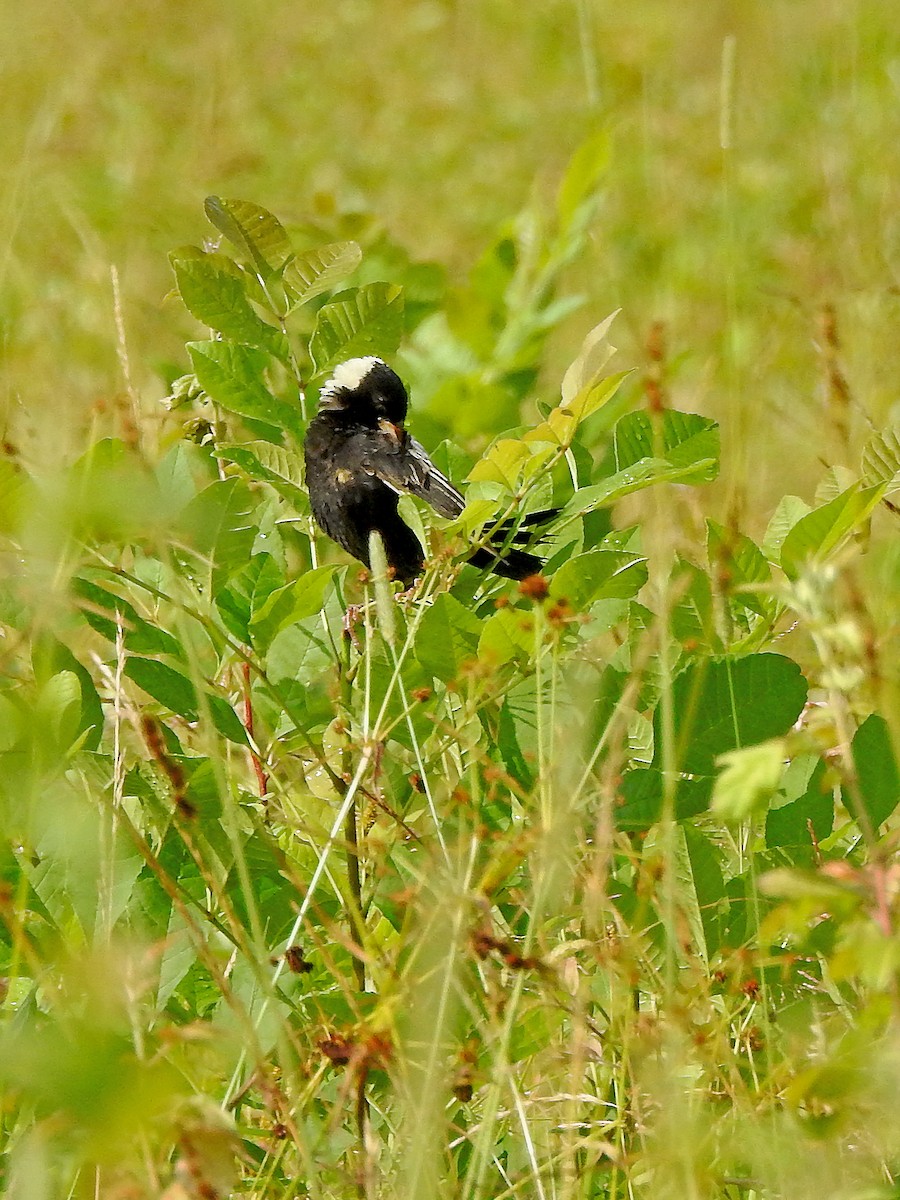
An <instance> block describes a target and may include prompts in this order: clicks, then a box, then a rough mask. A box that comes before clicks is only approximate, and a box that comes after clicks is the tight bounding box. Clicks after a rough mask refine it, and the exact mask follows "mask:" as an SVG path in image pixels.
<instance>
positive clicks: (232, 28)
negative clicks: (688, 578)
mask: <svg viewBox="0 0 900 1200" xmlns="http://www.w3.org/2000/svg"><path fill="white" fill-rule="evenodd" d="M0 62H2V72H3V83H2V87H3V105H2V116H0V179H2V190H0V212H2V227H0V228H2V232H0V264H2V265H0V278H2V287H0V323H2V335H0V352H2V356H3V367H4V369H3V375H2V391H0V422H2V426H3V431H4V432H5V437H6V439H7V441H8V442H10V443H11V444H12V445H14V446H15V447H16V448H18V449H19V450H21V451H23V452H24V454H25V456H26V458H27V459H30V460H32V461H33V460H35V459H40V458H42V459H44V460H45V462H46V461H47V460H49V461H50V462H51V463H52V462H53V461H55V460H56V459H57V458H58V457H60V456H63V457H66V458H68V457H70V456H71V455H72V454H74V453H76V452H77V451H78V450H79V449H80V448H82V446H83V444H84V442H85V439H86V437H87V436H88V435H89V434H95V433H97V432H99V431H102V430H103V422H104V420H105V419H106V418H105V415H104V414H105V413H106V412H108V410H109V408H110V407H111V405H114V403H115V397H116V396H117V395H120V394H121V393H122V392H123V390H124V389H125V386H126V379H125V370H124V367H123V362H122V355H121V353H120V351H121V349H122V347H121V346H120V345H119V333H118V332H117V324H116V319H115V311H114V301H113V283H112V278H111V268H112V267H115V269H116V270H117V272H118V278H119V286H120V289H121V308H120V316H121V324H122V329H123V331H124V336H125V339H126V342H125V344H126V346H127V359H128V371H129V373H130V383H131V385H132V387H133V389H134V390H135V391H136V392H137V394H138V396H139V397H140V404H141V406H142V407H143V409H144V411H145V412H146V413H147V415H148V416H150V417H151V418H152V417H153V416H154V415H155V416H156V419H157V420H159V421H164V420H165V414H164V412H163V410H162V407H161V406H160V405H159V404H158V401H159V399H160V398H161V397H162V396H163V395H164V394H165V392H166V390H167V388H166V376H167V374H171V371H172V365H173V364H181V365H184V363H185V356H184V351H183V346H182V343H183V341H184V339H185V338H186V337H190V336H192V335H194V334H195V332H196V330H195V326H194V323H193V322H192V320H191V319H190V318H189V316H188V315H187V314H186V313H185V312H184V311H183V309H182V308H181V306H180V304H178V303H176V302H172V301H168V302H167V299H166V297H167V293H168V292H169V289H170V285H171V276H170V272H169V267H168V263H167V260H166V254H167V251H168V250H169V249H171V248H172V247H173V246H176V245H179V244H181V243H184V242H188V241H194V242H197V241H200V240H201V239H202V238H203V237H204V236H207V234H209V233H210V232H211V230H210V228H209V226H208V225H207V224H206V222H205V220H204V217H203V212H202V202H203V198H204V196H206V195H207V194H208V193H211V192H213V193H218V194H222V195H225V196H235V197H242V198H245V199H250V200H254V201H256V202H257V203H260V204H262V205H265V206H266V207H267V208H269V209H271V210H272V211H274V212H275V213H277V214H278V215H279V216H280V217H281V218H282V219H283V220H285V221H286V222H292V221H294V222H305V221H309V220H311V219H312V220H316V221H318V222H320V223H321V224H322V225H323V227H327V226H328V223H329V222H330V221H332V220H335V219H337V217H338V216H339V215H340V214H342V213H346V212H348V211H359V210H367V211H370V212H371V213H373V214H375V215H376V216H377V217H378V218H379V219H380V220H382V221H383V222H384V223H385V226H386V228H387V231H388V233H389V235H390V236H391V238H392V239H393V240H394V241H395V242H397V243H399V244H400V245H401V246H403V247H404V248H406V249H407V250H408V251H409V253H410V254H411V256H412V257H413V258H414V259H434V260H437V261H439V262H441V263H442V264H444V265H446V267H447V268H448V269H449V271H450V275H451V279H456V278H462V277H463V276H464V274H465V272H466V271H467V269H468V268H469V267H470V266H471V264H472V263H473V262H474V261H475V259H476V258H477V256H478V254H479V253H480V251H481V250H482V249H483V247H484V246H485V245H486V244H487V240H488V239H489V238H490V236H491V235H492V233H493V232H494V231H495V230H496V228H497V226H498V225H499V224H500V223H502V222H503V221H505V220H508V219H509V218H510V217H511V216H512V215H513V214H515V213H516V212H518V211H519V210H520V209H521V208H522V207H523V205H525V204H526V203H527V202H528V201H529V199H538V200H540V199H544V200H549V198H550V197H551V196H552V193H553V189H554V187H555V185H556V183H557V181H558V178H559V176H560V174H561V171H562V170H563V167H564V165H565V163H566V162H567V160H568V158H569V157H570V155H571V153H572V151H573V150H574V149H575V148H576V147H577V145H578V144H579V143H580V142H581V141H582V140H583V138H584V137H586V136H587V135H589V134H590V133H592V132H594V131H595V130H597V129H598V128H601V127H605V128H608V130H609V131H610V134H611V145H612V154H611V161H610V167H609V171H608V175H607V181H606V198H605V203H604V206H603V209H602V211H601V217H600V220H599V221H598V222H597V225H596V228H595V229H594V230H593V234H592V239H591V244H590V248H589V252H588V253H587V254H586V255H585V257H584V260H583V261H581V262H580V263H578V264H577V265H576V266H575V267H574V268H572V269H571V271H570V280H569V284H570V287H571V289H572V290H574V291H576V292H580V293H582V294H583V295H584V296H585V304H584V306H583V307H582V309H581V310H579V311H578V312H577V313H575V314H574V315H573V316H571V317H570V318H569V319H568V321H567V323H566V325H565V327H564V329H563V330H562V331H560V332H559V333H558V334H557V335H555V339H554V343H553V346H552V353H551V354H550V356H549V358H548V360H547V366H546V373H545V378H544V380H543V387H544V392H545V393H546V395H547V397H548V398H549V397H551V396H552V395H553V394H554V393H555V392H556V389H557V388H558V380H559V377H560V374H561V371H562V370H563V369H564V367H565V365H566V364H567V362H568V361H569V360H570V359H571V357H572V356H573V354H574V352H575V351H576V349H577V347H578V345H579V343H580V339H581V337H582V336H583V334H584V333H585V332H586V331H587V329H589V328H590V327H591V326H592V325H593V324H595V323H596V321H597V320H599V319H600V318H601V317H603V316H604V315H606V314H607V313H608V312H610V311H611V310H612V309H614V308H616V307H620V306H621V308H622V309H623V313H622V316H621V317H620V318H619V321H618V322H617V326H616V330H615V335H614V341H616V342H617V344H618V345H619V347H620V350H621V355H620V359H619V365H621V366H638V367H641V366H643V365H644V364H645V363H646V361H647V348H646V347H647V341H648V337H649V336H650V334H649V331H650V329H651V326H652V324H653V322H655V321H662V322H664V323H665V342H666V351H665V354H666V359H667V363H666V371H667V377H668V382H669V386H670V388H671V394H672V403H673V404H674V405H676V406H678V407H681V408H685V409H691V410H694V411H699V412H703V413H705V414H708V415H711V416H714V417H715V418H717V419H718V420H720V421H721V422H722V423H723V426H724V435H725V453H726V457H725V462H726V465H727V470H726V472H725V482H724V483H723V484H721V485H719V487H720V489H721V490H723V492H724V496H725V497H726V498H727V499H728V500H729V502H730V501H732V500H733V499H734V497H735V496H736V497H737V500H738V501H745V502H746V503H747V505H748V508H747V509H745V510H744V513H743V517H744V519H745V520H746V521H747V523H748V525H749V527H750V529H751V531H755V532H759V527H760V525H762V526H764V524H765V520H766V519H767V515H768V512H769V511H770V508H771V505H772V503H774V501H775V499H777V498H778V497H780V496H781V495H783V494H784V492H785V491H797V492H800V493H801V494H804V495H806V497H807V498H808V499H809V498H811V496H810V492H811V489H812V488H813V487H814V485H815V482H816V480H817V479H818V477H819V476H820V474H821V460H822V459H825V460H827V461H828V462H829V463H832V462H835V461H838V460H839V459H840V456H841V454H842V453H845V454H846V453H848V452H847V451H846V450H842V449H841V447H839V446H835V444H833V443H834V438H832V439H831V441H829V430H828V421H827V414H826V407H827V406H826V404H825V393H826V391H827V386H826V383H825V381H826V377H827V371H826V364H825V362H824V360H823V356H822V353H821V350H820V348H817V330H818V325H819V316H818V314H819V313H820V311H821V309H822V307H823V306H824V305H827V304H831V305H833V306H834V309H835V313H836V318H837V330H838V335H839V338H840V366H841V371H842V373H843V376H844V378H845V379H846V382H847V384H848V387H849V393H850V399H851V410H852V413H851V422H850V424H851V431H852V433H851V438H852V443H853V447H852V450H851V451H850V452H849V453H850V456H851V457H854V456H855V455H856V454H857V453H858V449H859V446H860V445H861V444H862V442H863V441H864V440H865V438H866V436H867V421H868V418H869V417H871V419H872V420H874V421H875V422H876V423H879V424H881V423H883V422H884V420H885V419H886V417H887V415H888V412H889V410H890V407H891V405H892V404H894V403H895V396H896V382H895V381H896V379H897V377H898V374H900V369H898V368H900V362H898V357H900V339H898V338H897V336H896V332H895V326H896V322H897V318H898V315H900V301H898V295H897V290H896V285H897V262H898V221H900V216H898V213H900V204H898V184H897V181H898V179H900V171H898V166H900V162H898V159H900V22H898V20H897V12H896V8H895V6H894V5H892V4H886V3H884V0H870V2H867V0H856V2H854V0H765V2H755V0H733V2H730V3H729V2H727V0H683V2H682V3H678V4H675V3H671V0H637V2H636V3H633V4H631V5H621V4H617V3H611V2H605V0H544V2H542V3H532V4H525V5H523V4H514V3H511V2H510V0H420V2H413V0H381V2H380V3H373V2H367V0H335V2H333V3H330V4H327V5H326V4H313V3H302V2H293V3H287V2H285V0H269V2H268V3H265V4H263V3H259V2H258V0H224V2H223V0H219V2H218V3H215V4H213V3H211V2H210V0H192V2H191V3H175V2H174V0H155V2H153V0H147V2H144V3H138V4H135V5H132V6H128V7H127V8H123V6H122V5H120V4H118V3H116V4H114V3H112V2H106V0H82V2H81V3H74V4H68V5H59V4H57V3H54V4H51V3H49V2H48V0H29V3H27V4H18V5H14V4H12V3H7V4H6V5H5V6H4V14H3V18H2V37H0ZM723 143H724V147H725V148H723ZM98 425H99V427H100V429H99V430H98ZM848 461H850V458H848ZM732 493H734V496H733V495H732ZM741 507H742V506H741ZM748 510H749V513H750V516H749V517H748ZM754 527H755V528H754Z"/></svg>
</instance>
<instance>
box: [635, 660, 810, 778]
mask: <svg viewBox="0 0 900 1200" xmlns="http://www.w3.org/2000/svg"><path fill="white" fill-rule="evenodd" d="M806 697H807V685H806V680H805V679H804V678H803V675H802V673H801V671H800V668H799V667H798V666H797V664H796V663H795V662H793V661H792V660H791V659H789V658H785V657H783V656H782V655H780V654H753V655H748V656H747V657H745V658H738V659H720V660H718V661H715V662H709V663H703V664H701V665H699V666H696V667H690V668H689V669H688V670H686V671H684V672H682V674H680V675H679V676H678V677H677V678H676V680H675V684H674V687H673V689H672V710H673V716H674V726H675V728H674V734H675V743H676V749H677V762H678V769H679V770H681V771H685V772H688V773H689V774H691V775H713V774H714V773H715V760H716V759H717V758H718V757H719V755H722V754H727V753H728V752H729V751H731V750H738V749H740V748H742V747H744V746H755V745H756V744H757V743H759V742H764V741H767V740H768V739H770V738H777V737H781V736H782V735H783V734H786V733H787V732H788V730H789V729H790V728H791V726H792V725H793V724H794V722H795V721H796V719H797V717H798V716H799V715H800V713H801V711H802V709H803V705H804V704H805V703H806ZM654 726H655V743H654V744H655V747H656V756H655V759H654V761H655V763H656V764H657V765H659V763H660V762H661V761H662V758H661V756H662V744H663V743H662V736H663V732H662V725H661V715H660V712H659V710H657V713H656V716H655V721H654Z"/></svg>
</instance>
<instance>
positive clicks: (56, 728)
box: [33, 671, 81, 751]
mask: <svg viewBox="0 0 900 1200" xmlns="http://www.w3.org/2000/svg"><path fill="white" fill-rule="evenodd" d="M80 718H81V684H80V682H79V680H78V676H77V675H76V674H75V672H74V671H60V672H59V673H58V674H56V675H53V676H52V677H51V678H50V679H48V680H47V682H46V683H45V684H44V686H43V687H42V688H41V690H40V693H39V695H38V698H37V702H36V703H35V706H34V712H33V720H34V726H35V729H36V730H37V731H39V733H40V734H41V736H44V737H49V738H50V739H52V742H53V745H54V746H56V747H58V748H59V750H61V751H64V750H66V749H68V747H69V746H71V744H72V742H73V741H74V740H75V736H76V734H77V733H78V725H79V721H80Z"/></svg>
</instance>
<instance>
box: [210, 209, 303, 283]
mask: <svg viewBox="0 0 900 1200" xmlns="http://www.w3.org/2000/svg"><path fill="white" fill-rule="evenodd" d="M203 208H204V211H205V212H206V215H207V217H208V219H209V220H210V222H211V223H212V224H213V225H215V227H216V229H218V231H219V232H220V233H224V234H225V236H226V237H227V238H228V240H229V241H230V242H231V243H232V245H233V246H235V247H236V248H237V249H238V250H240V251H241V253H242V254H244V255H246V257H247V258H248V259H249V260H250V262H252V263H253V266H254V267H255V269H256V270H257V272H258V273H259V274H260V275H261V276H262V277H263V279H267V278H268V277H269V276H270V275H272V274H274V273H275V272H276V271H277V270H278V269H279V268H280V267H282V266H284V264H285V262H287V260H288V258H289V256H290V254H291V243H290V241H289V240H288V236H287V234H286V233H285V231H284V227H283V225H282V224H281V222H280V221H279V220H278V218H277V217H274V216H273V215H272V213H270V212H269V211H268V210H267V209H265V208H261V207H260V206H259V205H258V204H252V203H250V201H248V200H223V199H222V198H221V197H220V196H207V197H206V200H205V202H204V205H203Z"/></svg>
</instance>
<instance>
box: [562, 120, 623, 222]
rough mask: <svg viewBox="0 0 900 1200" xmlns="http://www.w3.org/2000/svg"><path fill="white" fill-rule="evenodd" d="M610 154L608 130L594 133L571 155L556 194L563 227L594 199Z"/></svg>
mask: <svg viewBox="0 0 900 1200" xmlns="http://www.w3.org/2000/svg"><path fill="white" fill-rule="evenodd" d="M609 156H610V141H609V134H608V133H607V131H606V130H601V131H600V132H599V133H595V134H593V135H592V136H591V137H589V138H588V139H587V140H586V141H585V142H583V143H582V144H581V145H580V146H579V147H578V149H577V150H576V151H575V153H574V154H573V155H572V157H571V159H570V160H569V165H568V167H567V168H566V173H565V175H564V176H563V178H562V182H561V183H560V185H559V192H558V193H557V197H556V211H557V214H558V216H559V223H560V226H561V227H562V228H563V229H567V228H568V226H570V225H571V224H572V222H573V219H574V217H575V215H576V214H577V213H578V210H579V209H580V208H581V207H582V205H584V204H585V202H587V201H590V200H592V199H593V198H594V195H595V194H596V191H597V188H598V186H599V183H600V180H601V178H602V177H603V175H604V173H605V172H606V169H607V166H608V165H609Z"/></svg>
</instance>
